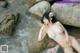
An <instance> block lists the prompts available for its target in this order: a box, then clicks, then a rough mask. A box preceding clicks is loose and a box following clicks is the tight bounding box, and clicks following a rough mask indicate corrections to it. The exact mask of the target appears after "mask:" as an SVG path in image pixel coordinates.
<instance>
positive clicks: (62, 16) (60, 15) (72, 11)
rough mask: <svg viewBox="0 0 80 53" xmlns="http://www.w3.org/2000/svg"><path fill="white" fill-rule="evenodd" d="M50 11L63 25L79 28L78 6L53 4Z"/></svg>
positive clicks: (79, 7)
mask: <svg viewBox="0 0 80 53" xmlns="http://www.w3.org/2000/svg"><path fill="white" fill-rule="evenodd" d="M51 9H52V11H53V12H55V14H56V19H57V20H59V21H61V22H62V23H63V24H66V25H71V26H75V27H80V15H79V14H80V13H79V12H80V4H72V3H70V4H67V3H64V4H63V3H55V4H53V5H52V7H51Z"/></svg>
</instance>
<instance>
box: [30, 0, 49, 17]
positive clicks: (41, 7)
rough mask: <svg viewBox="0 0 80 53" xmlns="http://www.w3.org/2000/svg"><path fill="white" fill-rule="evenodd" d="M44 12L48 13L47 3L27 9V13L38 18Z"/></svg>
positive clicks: (43, 2) (40, 3)
mask: <svg viewBox="0 0 80 53" xmlns="http://www.w3.org/2000/svg"><path fill="white" fill-rule="evenodd" d="M46 11H50V4H49V3H48V2H47V1H42V2H39V3H37V4H36V5H34V6H32V7H31V8H30V9H29V12H31V13H32V14H35V15H38V16H40V17H42V15H43V14H44V13H45V12H46Z"/></svg>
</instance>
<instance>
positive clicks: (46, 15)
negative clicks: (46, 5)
mask: <svg viewBox="0 0 80 53" xmlns="http://www.w3.org/2000/svg"><path fill="white" fill-rule="evenodd" d="M49 13H50V11H49V12H45V13H44V15H43V17H42V19H41V22H42V23H44V21H43V20H44V18H46V19H48V21H49V22H50V17H49ZM51 18H52V20H51V21H52V23H55V22H56V21H57V20H56V17H55V16H52V17H51Z"/></svg>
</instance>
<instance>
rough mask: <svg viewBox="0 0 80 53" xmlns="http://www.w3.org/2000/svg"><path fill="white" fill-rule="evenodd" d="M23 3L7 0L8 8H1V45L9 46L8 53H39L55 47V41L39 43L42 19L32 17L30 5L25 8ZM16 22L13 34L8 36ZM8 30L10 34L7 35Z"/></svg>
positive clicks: (49, 40)
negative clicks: (40, 20) (29, 9)
mask: <svg viewBox="0 0 80 53" xmlns="http://www.w3.org/2000/svg"><path fill="white" fill-rule="evenodd" d="M23 1H24V0H7V2H8V4H9V5H8V8H3V7H2V6H0V30H1V29H3V30H1V31H3V33H4V34H2V33H0V45H8V53H39V52H40V51H41V50H43V49H45V48H47V47H51V46H54V41H52V40H51V39H49V38H48V39H45V40H43V41H41V42H38V41H37V38H38V32H39V29H40V25H39V24H38V22H39V20H38V19H39V18H40V17H39V16H32V14H30V13H29V12H28V5H27V6H25V4H24V3H23ZM8 13H9V14H8ZM17 13H19V17H17ZM17 18H18V22H17ZM15 22H17V24H16V26H15V27H14V30H13V32H12V33H11V34H7V33H10V30H11V28H13V25H14V23H15ZM9 29H10V30H9ZM8 30H9V32H7V33H5V32H6V31H8ZM46 40H47V41H46ZM50 45H51V46H50Z"/></svg>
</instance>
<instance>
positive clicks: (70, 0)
mask: <svg viewBox="0 0 80 53" xmlns="http://www.w3.org/2000/svg"><path fill="white" fill-rule="evenodd" d="M63 1H69V2H74V1H76V2H78V1H80V0H63Z"/></svg>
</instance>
